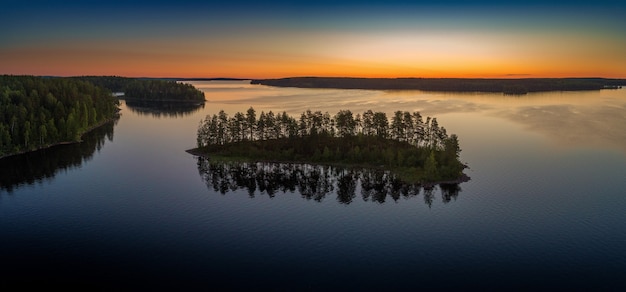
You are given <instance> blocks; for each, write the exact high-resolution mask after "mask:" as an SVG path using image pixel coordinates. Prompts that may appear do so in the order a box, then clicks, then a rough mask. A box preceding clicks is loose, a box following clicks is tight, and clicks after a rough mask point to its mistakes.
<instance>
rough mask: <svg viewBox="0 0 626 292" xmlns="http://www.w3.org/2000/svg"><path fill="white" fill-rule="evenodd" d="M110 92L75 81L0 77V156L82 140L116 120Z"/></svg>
mask: <svg viewBox="0 0 626 292" xmlns="http://www.w3.org/2000/svg"><path fill="white" fill-rule="evenodd" d="M118 105H119V101H118V99H117V98H116V97H114V96H113V95H112V94H111V91H109V90H107V89H104V88H102V87H99V86H95V85H94V84H92V83H90V82H87V81H83V80H79V79H72V78H43V77H35V76H9V75H2V76H0V157H4V156H7V155H11V154H16V153H22V152H27V151H31V150H36V149H41V148H45V147H48V146H51V145H55V144H58V143H62V142H74V141H79V140H80V138H81V135H83V134H84V133H85V132H87V131H89V130H90V129H92V128H95V127H97V126H100V125H102V124H103V123H105V122H107V121H110V120H112V119H114V118H116V117H117V116H118V110H119V109H118Z"/></svg>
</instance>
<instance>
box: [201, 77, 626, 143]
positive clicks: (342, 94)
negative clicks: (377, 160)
mask: <svg viewBox="0 0 626 292" xmlns="http://www.w3.org/2000/svg"><path fill="white" fill-rule="evenodd" d="M193 84H194V85H195V86H197V87H199V88H200V89H201V90H203V91H204V92H205V94H206V98H207V100H208V101H209V104H210V105H211V107H212V108H213V109H212V110H213V111H215V112H217V111H219V110H220V109H224V110H225V111H226V112H227V113H230V114H233V113H235V112H237V111H244V110H245V109H247V108H248V107H250V106H253V107H255V109H257V111H258V112H260V111H269V110H272V111H287V112H288V113H289V114H291V115H296V116H297V115H299V114H300V113H301V112H303V111H305V110H307V109H311V110H321V111H323V112H324V111H328V112H330V113H331V114H334V113H335V112H337V111H338V110H340V109H350V110H351V111H353V112H363V111H365V110H368V109H372V110H376V111H385V112H387V113H388V115H390V114H391V113H393V112H394V111H396V110H403V111H420V112H421V113H422V115H423V116H435V117H437V118H438V119H439V122H440V124H441V125H443V126H444V127H446V128H448V130H449V132H452V133H457V131H455V129H453V128H451V127H450V125H452V124H456V123H455V122H454V121H453V120H456V119H460V118H461V116H459V114H463V115H462V118H463V119H464V121H463V123H465V124H472V123H473V121H472V120H473V119H475V118H476V117H495V118H497V119H504V120H507V121H512V122H514V123H516V124H519V125H521V126H522V127H523V129H524V130H525V131H530V132H532V133H538V134H540V135H542V136H543V137H545V138H546V139H548V140H549V141H551V143H555V144H557V145H559V146H567V147H570V146H573V145H578V146H583V145H587V146H591V147H594V146H601V147H609V148H612V149H619V150H621V151H626V123H625V121H626V90H625V89H620V90H602V91H581V92H542V93H533V94H527V95H522V96H510V95H502V94H494V93H439V92H422V91H413V90H405V91H373V90H335V89H300V88H274V87H268V86H262V85H250V84H247V81H238V82H193ZM468 113H469V114H471V115H470V116H467V115H465V114H468ZM446 120H450V122H449V123H450V124H448V123H447V122H446ZM497 126H498V125H496V124H493V125H492V126H491V127H490V128H492V127H497ZM490 131H491V129H489V130H488V129H482V130H481V131H471V132H472V135H475V134H477V133H480V132H482V133H484V134H483V135H488V133H489V132H490Z"/></svg>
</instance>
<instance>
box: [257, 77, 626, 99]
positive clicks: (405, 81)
mask: <svg viewBox="0 0 626 292" xmlns="http://www.w3.org/2000/svg"><path fill="white" fill-rule="evenodd" d="M251 83H252V84H262V85H269V86H278V87H299V88H337V89H380V90H396V89H403V90H407V89H408V90H423V91H444V92H501V93H504V94H514V95H515V94H526V93H529V92H541V91H576V90H600V89H618V88H621V86H623V85H625V84H626V80H624V79H606V78H520V79H483V78H478V79H471V78H348V77H293V78H282V79H260V80H252V81H251Z"/></svg>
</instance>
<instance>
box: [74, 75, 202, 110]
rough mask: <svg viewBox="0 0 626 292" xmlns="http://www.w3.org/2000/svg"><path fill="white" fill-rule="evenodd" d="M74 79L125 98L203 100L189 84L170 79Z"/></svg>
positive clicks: (200, 93)
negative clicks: (120, 94)
mask: <svg viewBox="0 0 626 292" xmlns="http://www.w3.org/2000/svg"><path fill="white" fill-rule="evenodd" d="M73 78H75V79H79V80H84V81H88V82H91V83H93V84H95V85H97V86H101V87H104V88H108V89H109V90H111V91H113V92H123V93H124V96H125V99H127V100H145V101H167V102H174V101H178V102H198V103H201V102H204V93H202V91H200V90H198V89H196V88H195V87H193V85H191V84H186V83H180V82H176V80H170V79H146V78H126V77H117V76H81V77H73Z"/></svg>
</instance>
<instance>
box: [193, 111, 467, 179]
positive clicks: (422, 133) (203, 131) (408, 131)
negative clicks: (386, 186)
mask: <svg viewBox="0 0 626 292" xmlns="http://www.w3.org/2000/svg"><path fill="white" fill-rule="evenodd" d="M196 142H197V146H198V148H197V149H196V150H194V151H192V153H208V154H209V155H214V156H225V157H240V158H247V159H259V160H270V161H295V162H312V163H329V164H350V165H360V166H370V167H371V166H374V167H379V166H385V167H388V168H394V169H395V170H396V171H398V172H404V173H405V174H406V175H404V177H405V178H407V177H409V178H410V179H412V180H423V181H426V180H428V181H437V180H449V179H452V180H453V179H457V178H458V177H460V175H461V171H462V170H463V168H464V167H465V166H464V165H463V164H462V163H461V162H459V154H460V151H461V149H460V147H459V142H458V137H457V136H456V135H454V134H453V135H450V136H449V135H448V134H447V132H446V129H445V128H444V127H440V126H439V124H438V122H437V119H436V118H430V117H427V118H426V120H425V121H424V120H423V119H422V116H421V114H420V113H419V112H413V113H410V112H406V111H396V112H395V113H394V116H393V118H392V122H391V124H390V123H389V120H388V118H387V115H386V113H384V112H373V111H371V110H368V111H366V112H364V113H362V114H356V115H354V114H353V113H352V112H351V111H349V110H340V111H339V112H338V113H336V114H335V115H330V114H329V113H328V112H326V113H322V112H321V111H311V110H307V111H306V112H303V113H302V114H301V115H300V118H299V119H298V120H296V119H295V118H293V117H291V116H289V115H287V113H285V112H282V113H278V114H275V113H274V112H272V111H269V112H267V113H265V112H261V113H260V115H259V118H258V119H257V118H256V111H255V110H254V109H253V108H249V109H248V111H247V113H246V114H243V113H236V114H235V115H234V116H233V117H229V116H228V114H226V113H225V112H224V111H223V110H222V111H220V112H219V113H218V114H214V115H207V116H206V118H205V119H204V120H203V121H201V122H200V125H199V127H198V135H197V141H196ZM415 170H417V171H415Z"/></svg>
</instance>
